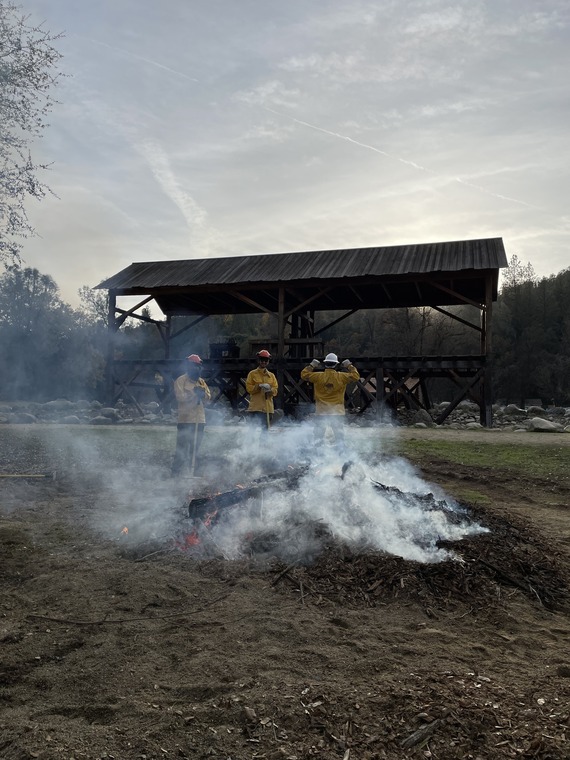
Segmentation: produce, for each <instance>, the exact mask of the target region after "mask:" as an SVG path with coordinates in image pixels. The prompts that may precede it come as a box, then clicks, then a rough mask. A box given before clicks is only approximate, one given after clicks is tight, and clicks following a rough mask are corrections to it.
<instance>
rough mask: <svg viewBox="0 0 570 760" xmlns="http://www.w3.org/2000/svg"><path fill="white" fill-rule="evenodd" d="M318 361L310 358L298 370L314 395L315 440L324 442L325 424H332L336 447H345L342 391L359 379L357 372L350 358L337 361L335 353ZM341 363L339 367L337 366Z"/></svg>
mask: <svg viewBox="0 0 570 760" xmlns="http://www.w3.org/2000/svg"><path fill="white" fill-rule="evenodd" d="M322 363H323V364H324V370H322V369H321V366H322V365H321V362H320V361H319V360H318V359H313V360H312V362H311V363H310V364H309V365H307V366H306V367H305V368H304V369H303V370H301V380H305V381H307V382H309V383H311V384H312V385H313V389H314V395H315V442H316V443H324V438H325V433H326V429H327V427H330V428H332V430H333V432H334V437H335V445H336V447H337V449H338V450H339V451H340V452H342V451H344V418H345V413H346V412H345V408H344V393H345V391H346V386H347V385H349V383H354V382H356V381H357V380H359V379H360V373H359V372H358V370H357V369H356V367H355V366H354V364H353V363H352V362H351V361H350V359H345V360H344V361H343V362H339V359H338V356H337V355H336V354H333V353H330V354H327V355H326V356H325V358H324V359H323V362H322ZM337 367H340V369H337Z"/></svg>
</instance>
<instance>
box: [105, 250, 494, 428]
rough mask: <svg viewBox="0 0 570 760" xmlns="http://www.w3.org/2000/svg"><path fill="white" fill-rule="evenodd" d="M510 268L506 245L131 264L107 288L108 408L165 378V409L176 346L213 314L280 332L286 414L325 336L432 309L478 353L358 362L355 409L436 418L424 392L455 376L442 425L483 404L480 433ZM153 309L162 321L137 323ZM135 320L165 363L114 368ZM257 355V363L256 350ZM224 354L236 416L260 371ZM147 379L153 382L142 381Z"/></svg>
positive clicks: (215, 370) (301, 393)
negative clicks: (387, 315)
mask: <svg viewBox="0 0 570 760" xmlns="http://www.w3.org/2000/svg"><path fill="white" fill-rule="evenodd" d="M505 266H507V258H506V254H505V250H504V246H503V241H502V239H501V238H489V239H481V240H463V241H455V242H444V243H430V244H418V245H404V246H387V247H375V248H358V249H342V250H330V251H306V252H298V253H276V254H261V255H252V256H235V257H225V258H217V259H187V260H180V261H151V262H142V263H134V264H131V265H130V266H129V267H127V268H126V269H123V270H122V271H121V272H118V273H117V274H116V275H114V276H113V277H110V278H109V279H107V280H105V281H104V282H102V283H101V284H100V285H99V286H98V287H99V288H103V289H107V290H108V291H109V330H110V340H109V355H108V362H107V379H108V386H107V388H108V401H109V402H113V401H116V400H117V399H118V398H119V397H120V396H121V395H124V396H126V397H127V399H128V400H130V401H133V402H134V403H137V399H136V396H135V394H134V393H133V390H132V389H133V388H135V387H137V386H144V385H149V384H152V383H149V382H148V375H149V372H150V371H152V372H158V373H160V374H161V376H162V377H163V378H165V388H164V394H163V401H164V403H165V404H167V403H168V400H169V393H168V388H169V386H170V383H171V381H172V378H173V377H175V376H176V375H177V374H178V373H179V372H180V362H181V359H182V358H183V357H182V356H179V357H173V356H171V342H172V340H173V339H174V338H175V337H177V336H178V335H180V334H181V333H182V332H185V331H190V330H191V329H192V328H193V327H194V326H196V325H197V324H198V323H200V322H201V321H202V320H203V319H205V318H206V317H208V316H210V315H225V314H251V313H259V314H268V315H270V317H271V319H272V320H273V321H274V325H275V330H274V337H273V338H272V339H271V338H270V339H268V341H264V342H263V345H264V346H265V347H269V348H270V350H271V351H272V354H273V356H274V359H273V361H272V369H273V370H274V371H275V372H276V374H277V375H278V379H279V385H280V397H279V399H278V401H279V403H280V406H281V407H282V408H284V409H285V410H287V411H291V409H294V408H295V406H296V405H298V404H300V403H303V402H310V400H311V399H310V396H309V390H308V389H307V388H306V387H305V386H304V384H303V383H301V382H300V381H299V373H300V371H301V369H302V367H303V366H305V364H306V363H307V359H310V358H313V357H314V356H321V355H322V351H323V342H322V333H323V332H324V331H325V330H326V329H328V328H330V327H331V326H332V325H334V324H337V323H338V322H340V321H341V320H342V319H346V318H348V317H350V316H351V315H352V314H354V313H355V312H356V311H358V310H359V309H386V308H390V309H393V308H403V307H420V306H428V307H430V308H432V309H435V310H437V311H438V312H440V313H443V314H446V315H448V316H449V317H450V318H451V319H458V320H459V321H460V322H462V323H463V324H465V325H468V326H469V327H471V328H473V329H474V330H476V331H477V332H478V333H479V336H480V341H479V345H480V352H479V353H478V354H476V355H469V356H427V357H426V356H421V357H418V356H415V357H410V356H407V357H400V356H398V357H356V356H352V357H351V358H352V359H353V361H354V362H355V364H356V365H357V366H358V369H359V371H360V373H361V375H362V381H361V382H360V383H359V384H358V385H357V386H356V387H355V388H353V389H352V395H349V406H350V405H352V406H357V407H358V409H359V411H364V410H365V409H366V408H368V407H369V406H370V405H371V404H374V403H375V405H376V407H375V408H376V411H377V413H378V414H379V415H381V414H382V411H383V409H384V408H385V406H386V405H388V404H393V402H394V399H395V398H396V397H397V396H399V397H400V398H403V399H404V401H405V402H406V404H407V405H409V406H411V407H413V408H421V407H423V408H427V407H428V406H429V397H428V395H427V386H426V381H427V380H428V379H430V378H435V377H446V378H449V379H450V380H451V381H452V382H453V383H454V384H455V386H456V388H457V393H456V396H455V398H454V399H453V401H452V403H451V404H450V406H449V407H447V409H446V410H445V411H444V412H443V413H442V414H441V415H440V417H439V418H438V419H437V420H436V422H438V423H440V422H442V421H443V419H445V417H446V416H447V415H448V414H449V412H450V411H452V409H454V408H455V407H456V406H457V404H458V403H459V402H460V401H461V400H463V399H465V398H471V399H472V400H474V401H476V402H477V404H478V405H479V408H480V419H481V423H482V424H483V425H486V426H491V425H492V412H491V370H490V364H489V358H490V355H491V317H492V305H493V301H495V300H496V298H497V288H498V276H499V269H500V268H501V267H505ZM121 296H136V297H137V298H138V299H140V300H138V301H137V303H136V305H135V306H134V307H132V308H130V309H126V308H120V307H119V305H118V298H120V297H121ZM153 300H154V302H155V303H156V305H157V306H158V308H159V309H160V310H161V312H162V313H163V314H164V316H165V318H164V320H160V319H154V318H151V317H149V316H148V315H144V314H139V313H138V312H139V311H140V309H142V307H144V306H145V305H147V304H148V303H149V302H150V301H153ZM461 304H469V305H471V306H473V307H475V308H476V309H477V310H478V311H479V315H480V319H479V320H478V324H475V323H471V322H468V321H466V320H463V319H460V318H459V317H457V316H456V315H454V314H453V313H451V312H449V311H448V310H446V309H445V307H446V306H452V305H461ZM331 310H335V311H338V310H340V311H343V312H344V313H343V314H342V315H341V316H339V317H338V318H337V319H335V320H334V321H333V322H331V323H330V324H328V325H324V326H320V327H319V328H318V329H317V328H316V323H315V314H316V313H317V312H322V311H331ZM178 316H186V317H190V318H191V319H190V321H189V322H188V324H186V325H185V326H184V327H183V328H182V329H181V330H179V331H174V330H173V328H172V319H173V317H178ZM128 317H135V318H138V319H143V320H144V321H150V322H152V323H153V324H155V325H156V327H157V329H158V331H159V333H160V335H161V338H162V341H163V344H164V357H163V358H162V359H160V360H146V361H131V362H129V361H126V360H119V359H116V358H115V356H114V351H113V336H114V334H115V333H116V331H117V330H118V329H119V328H120V326H121V325H122V324H123V323H124V321H125V320H126V319H127V318H128ZM268 343H269V344H270V345H269V346H268ZM189 345H191V343H190V344H189ZM251 348H252V352H254V349H255V345H254V344H253V343H252V344H251ZM218 353H219V355H216V356H211V357H209V358H207V359H206V360H205V365H206V371H207V379H208V383H209V384H210V385H211V386H212V387H214V388H215V389H217V393H216V394H215V399H214V403H216V402H217V401H220V400H221V399H225V400H226V401H229V402H230V403H231V405H232V406H233V407H234V408H238V406H239V404H240V401H241V400H242V399H243V397H244V395H245V389H244V385H243V382H244V378H245V376H246V375H247V372H248V371H249V369H251V367H252V362H251V357H246V358H240V357H239V356H236V355H235V353H234V352H232V351H231V350H229V351H226V352H224V351H221V352H218ZM145 376H146V378H147V380H146V381H145V380H143V379H141V378H143V377H145ZM356 399H357V400H356Z"/></svg>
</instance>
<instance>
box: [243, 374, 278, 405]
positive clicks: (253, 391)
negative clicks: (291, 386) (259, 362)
mask: <svg viewBox="0 0 570 760" xmlns="http://www.w3.org/2000/svg"><path fill="white" fill-rule="evenodd" d="M260 383H269V385H270V386H271V391H270V393H271V396H269V398H267V399H266V398H265V391H262V390H260V389H259V384H260ZM245 389H246V391H247V392H248V393H249V409H248V410H247V411H248V412H267V411H268V412H269V413H270V414H273V412H274V408H273V397H274V396H276V395H277V391H278V389H279V386H278V384H277V378H276V377H275V375H274V374H273V372H270V371H269V370H268V369H262V368H261V367H256V368H255V369H252V370H251V372H250V373H249V375H248V376H247V378H246V381H245Z"/></svg>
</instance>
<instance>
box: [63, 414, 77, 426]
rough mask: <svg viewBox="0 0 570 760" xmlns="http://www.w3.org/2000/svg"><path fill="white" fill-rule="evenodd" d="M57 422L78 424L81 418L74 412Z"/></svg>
mask: <svg viewBox="0 0 570 760" xmlns="http://www.w3.org/2000/svg"><path fill="white" fill-rule="evenodd" d="M59 422H60V423H61V424H62V425H80V424H81V420H80V419H79V417H78V416H77V415H76V414H69V415H67V417H62V418H61V419H60V420H59Z"/></svg>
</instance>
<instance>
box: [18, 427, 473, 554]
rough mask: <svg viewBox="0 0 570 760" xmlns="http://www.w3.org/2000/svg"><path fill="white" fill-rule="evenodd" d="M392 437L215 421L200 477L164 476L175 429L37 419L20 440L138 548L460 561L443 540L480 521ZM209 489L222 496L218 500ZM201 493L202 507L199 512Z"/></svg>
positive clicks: (98, 525)
mask: <svg viewBox="0 0 570 760" xmlns="http://www.w3.org/2000/svg"><path fill="white" fill-rule="evenodd" d="M388 431H389V432H388ZM395 434H396V431H395V429H394V428H389V429H388V428H385V427H382V426H380V427H370V428H361V427H357V426H356V425H348V426H347V428H346V441H345V448H344V450H343V451H340V450H339V449H338V448H337V446H336V445H335V442H334V440H332V438H329V437H326V438H325V442H324V443H321V444H319V445H315V443H314V438H313V429H312V426H311V425H310V424H308V423H303V424H293V423H291V424H281V425H279V426H276V427H275V428H273V429H272V430H271V431H270V432H269V433H267V432H266V431H264V432H260V430H259V428H256V429H252V428H251V427H250V426H249V425H247V424H245V423H244V422H241V423H239V424H229V425H227V426H224V427H222V426H220V427H217V426H216V427H215V426H211V427H207V429H206V434H205V438H204V443H203V446H202V449H201V451H200V456H199V462H198V466H197V469H196V473H195V475H196V476H197V477H195V478H190V477H189V473H185V474H184V475H183V476H182V477H180V478H177V479H172V478H171V477H170V465H171V462H172V457H173V454H174V445H175V436H176V431H175V429H174V428H173V427H168V428H166V427H162V428H149V427H137V428H130V429H129V430H127V429H125V428H120V427H106V428H97V429H93V428H89V429H85V428H81V429H80V428H78V427H73V428H70V427H63V426H62V427H56V426H41V428H40V427H38V428H35V429H34V432H33V433H26V434H25V437H24V434H23V431H22V439H23V446H22V449H21V456H22V457H25V458H26V459H27V460H30V459H32V460H33V462H34V467H35V469H36V471H37V470H45V469H48V468H52V469H54V470H57V472H58V476H57V477H58V480H57V482H58V483H61V484H62V486H61V487H63V486H64V484H65V485H66V486H71V489H70V491H69V492H70V493H72V494H73V500H74V502H75V508H76V513H77V518H78V520H80V521H81V522H82V523H83V524H85V523H86V522H87V523H88V524H89V525H90V527H91V528H92V529H93V530H95V531H96V532H97V533H98V534H99V535H101V536H103V537H104V538H106V539H108V540H112V541H119V542H123V543H125V544H126V545H128V546H130V547H131V548H133V549H135V548H137V547H138V548H137V551H138V553H139V554H142V553H143V552H144V550H145V547H149V551H151V550H154V549H155V548H157V547H162V549H163V550H168V549H172V550H173V551H178V550H179V549H182V550H183V551H185V552H187V554H188V557H189V558H196V559H202V558H204V557H209V556H219V557H225V558H227V559H239V558H244V557H249V556H256V557H266V558H270V557H277V558H279V559H281V560H283V561H290V562H293V561H297V562H299V563H310V562H312V561H313V560H314V559H315V558H316V557H317V556H318V555H319V554H320V553H321V552H322V551H323V549H325V548H326V547H330V546H331V545H339V546H345V547H347V548H348V549H350V550H351V551H357V552H360V553H367V552H385V553H387V554H391V555H395V556H399V557H402V558H404V559H406V560H413V561H418V562H424V563H433V562H440V561H443V560H446V559H449V558H457V557H455V555H454V554H453V553H452V552H450V550H449V542H457V541H460V540H461V539H462V538H464V537H466V536H468V535H473V534H476V533H481V532H485V531H486V528H484V527H482V526H480V525H478V524H476V523H474V521H473V519H472V518H471V516H470V515H469V513H468V511H467V510H466V509H464V508H463V507H462V506H461V505H459V504H457V503H456V502H455V501H454V500H453V499H451V498H449V497H448V496H447V495H446V494H445V493H443V492H442V491H441V490H440V489H438V488H437V487H435V486H434V485H433V484H430V483H428V482H426V481H425V480H424V479H423V478H422V477H421V474H420V473H419V472H418V471H416V470H415V469H414V468H413V467H412V465H411V464H410V463H409V462H407V461H406V460H405V459H403V458H401V457H394V456H392V455H391V454H390V453H389V450H388V449H389V447H388V446H386V447H385V445H384V441H383V438H384V437H385V436H386V435H389V436H390V438H391V440H392V441H393V439H394V435H395ZM15 464H16V466H17V462H16V463H15ZM20 469H21V470H22V471H25V470H29V469H30V467H29V465H28V464H26V465H24V464H23V463H22V466H21V468H20ZM255 481H258V485H257V486H256V487H254V488H252V484H253V485H255ZM259 481H260V482H259ZM244 487H245V488H248V489H250V490H248V491H243V492H242V489H244ZM94 494H95V496H94ZM216 494H222V495H224V494H229V498H225V497H224V499H222V505H221V506H220V500H219V498H218V497H217V496H216ZM235 494H237V496H235ZM234 496H235V498H234ZM196 500H198V501H200V500H201V501H202V503H203V505H204V508H203V509H202V510H201V511H200V513H199V515H198V518H199V519H196V520H194V519H191V518H190V517H189V514H190V513H191V512H192V510H191V509H189V505H192V503H193V502H196ZM193 517H196V515H195V514H194V515H193ZM125 529H126V530H125ZM190 538H191V539H192V540H189V539H190ZM442 542H443V544H444V546H446V547H447V548H443V547H442V546H440V544H441V543H442Z"/></svg>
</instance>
